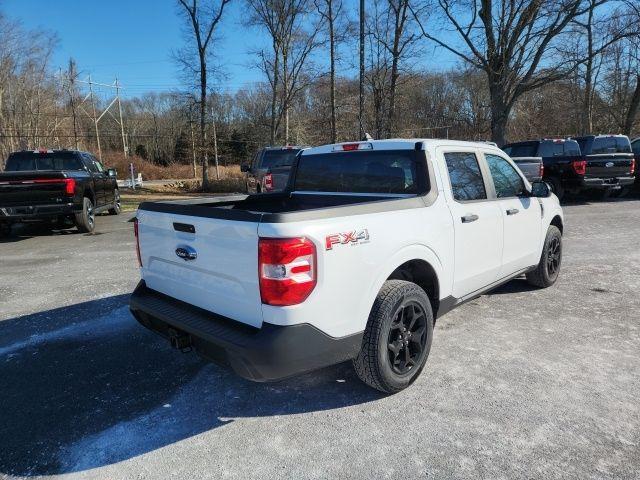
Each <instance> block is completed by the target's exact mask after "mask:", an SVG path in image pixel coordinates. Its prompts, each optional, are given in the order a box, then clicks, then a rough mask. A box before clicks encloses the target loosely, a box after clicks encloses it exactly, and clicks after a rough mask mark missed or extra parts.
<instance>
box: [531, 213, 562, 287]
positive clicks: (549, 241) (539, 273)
mask: <svg viewBox="0 0 640 480" xmlns="http://www.w3.org/2000/svg"><path fill="white" fill-rule="evenodd" d="M561 264H562V233H560V229H559V228H558V227H556V226H555V225H549V229H548V230H547V236H546V238H545V240H544V246H543V247H542V255H541V256H540V262H538V266H537V267H536V269H535V270H533V271H531V272H529V273H527V281H528V282H529V283H530V284H531V285H534V286H536V287H540V288H547V287H550V286H551V285H553V284H554V283H556V280H557V279H558V274H559V273H560V265H561Z"/></svg>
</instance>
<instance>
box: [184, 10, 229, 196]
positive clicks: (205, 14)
mask: <svg viewBox="0 0 640 480" xmlns="http://www.w3.org/2000/svg"><path fill="white" fill-rule="evenodd" d="M177 1H178V4H179V5H180V6H181V7H182V10H181V11H182V13H183V15H184V17H185V20H186V22H187V23H188V24H189V25H190V26H191V28H192V32H191V33H192V34H193V40H194V41H195V45H196V49H197V53H198V64H199V69H198V74H199V75H198V79H199V87H200V149H201V151H202V154H203V157H202V188H203V189H204V190H206V189H207V188H208V187H209V170H208V167H209V157H208V154H207V79H208V77H207V74H208V72H207V60H208V59H209V47H210V46H211V42H212V39H213V38H214V33H215V31H216V28H217V27H218V25H219V24H220V20H221V19H222V14H223V13H224V9H225V7H226V6H227V5H228V4H229V2H230V1H231V0H210V1H205V0H191V1H190V2H189V1H188V0H177ZM203 4H204V5H203Z"/></svg>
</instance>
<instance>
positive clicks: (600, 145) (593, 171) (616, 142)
mask: <svg viewBox="0 0 640 480" xmlns="http://www.w3.org/2000/svg"><path fill="white" fill-rule="evenodd" d="M575 140H576V141H577V142H578V143H579V144H580V150H581V151H582V155H583V156H584V157H585V160H586V171H585V176H584V185H585V189H587V190H597V191H599V193H600V194H601V195H602V196H607V195H609V194H610V193H611V192H613V191H616V190H620V189H621V188H623V187H626V186H630V185H632V184H633V183H634V181H635V177H634V175H635V160H634V158H633V152H632V151H631V142H630V141H629V137H627V136H626V135H586V136H583V137H576V138H575Z"/></svg>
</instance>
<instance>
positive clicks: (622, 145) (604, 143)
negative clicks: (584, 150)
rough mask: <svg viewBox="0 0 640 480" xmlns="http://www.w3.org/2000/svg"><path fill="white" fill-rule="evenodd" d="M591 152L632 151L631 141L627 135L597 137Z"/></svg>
mask: <svg viewBox="0 0 640 480" xmlns="http://www.w3.org/2000/svg"><path fill="white" fill-rule="evenodd" d="M590 153H592V154H594V155H596V154H602V153H631V143H630V142H629V139H628V138H627V137H596V138H594V139H593V145H592V147H591V152H590Z"/></svg>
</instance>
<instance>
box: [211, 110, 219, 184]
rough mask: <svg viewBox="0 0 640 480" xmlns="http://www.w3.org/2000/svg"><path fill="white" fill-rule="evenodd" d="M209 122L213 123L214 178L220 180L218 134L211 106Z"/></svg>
mask: <svg viewBox="0 0 640 480" xmlns="http://www.w3.org/2000/svg"><path fill="white" fill-rule="evenodd" d="M211 124H212V125H213V156H214V158H215V161H216V180H220V168H219V166H218V136H217V134H216V118H215V117H214V116H213V107H211Z"/></svg>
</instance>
